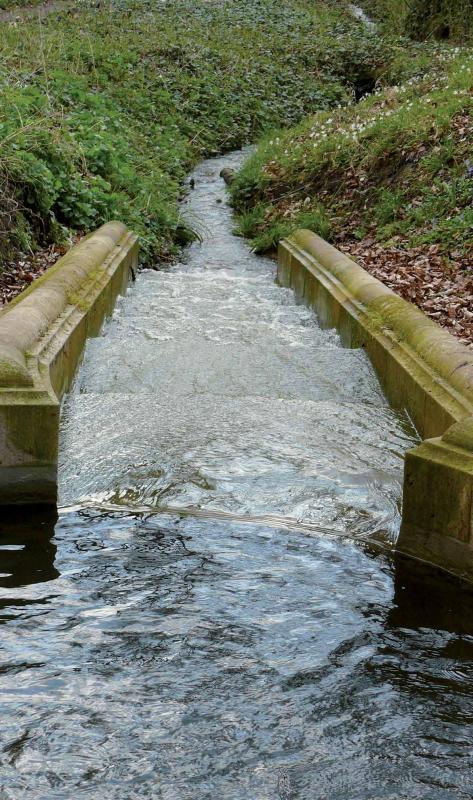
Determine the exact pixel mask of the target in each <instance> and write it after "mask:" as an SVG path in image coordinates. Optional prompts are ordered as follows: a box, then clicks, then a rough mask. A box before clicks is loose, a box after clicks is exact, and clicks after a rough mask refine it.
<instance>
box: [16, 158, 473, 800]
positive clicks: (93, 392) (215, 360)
mask: <svg viewBox="0 0 473 800" xmlns="http://www.w3.org/2000/svg"><path fill="white" fill-rule="evenodd" d="M241 158H242V156H241V154H240V155H239V154H236V155H233V156H227V157H225V158H224V159H217V160H213V161H210V162H207V163H205V164H202V165H200V166H199V167H198V168H197V170H196V171H195V173H194V174H193V178H194V181H195V189H194V190H193V191H191V192H190V193H189V197H188V199H187V202H186V203H185V206H184V208H183V209H182V213H185V214H189V216H190V217H191V219H192V223H193V224H194V225H198V226H199V230H200V231H201V234H202V242H201V243H198V242H195V243H194V244H192V245H191V246H190V247H188V248H186V249H185V251H184V252H183V254H182V258H181V260H180V261H179V262H178V263H175V264H173V265H171V266H169V267H168V268H166V269H160V270H158V271H154V270H145V271H143V272H141V273H140V274H139V275H138V276H137V280H136V281H135V282H133V283H131V284H130V286H129V288H128V290H127V293H126V298H118V301H117V303H116V307H115V310H114V313H113V315H112V316H111V318H110V319H109V320H108V321H107V322H106V324H105V326H104V328H103V331H102V334H101V335H99V336H95V337H93V338H90V339H88V341H87V344H86V348H85V352H84V358H83V361H82V363H81V366H80V368H79V370H78V372H77V375H76V378H75V380H74V381H73V383H72V386H71V388H70V391H69V392H68V393H67V394H66V395H65V396H64V399H63V405H62V415H61V425H60V446H59V470H58V480H59V502H60V507H59V509H58V519H56V515H55V514H54V510H51V509H37V508H36V509H34V510H33V513H31V514H29V513H28V509H26V508H24V507H22V508H16V509H13V510H11V511H9V513H8V514H6V513H5V510H4V509H2V525H1V530H0V551H1V553H2V565H3V567H2V570H1V573H0V589H1V603H2V693H3V696H4V698H5V714H4V717H5V720H6V722H5V725H4V726H3V727H4V729H3V737H2V738H3V741H2V752H3V754H4V762H3V773H2V781H3V785H4V786H5V789H6V791H7V792H9V793H11V794H12V796H15V797H16V796H17V795H18V797H19V796H21V797H22V800H23V795H24V794H25V791H26V793H27V795H28V800H29V798H30V797H31V799H32V800H33V799H34V800H36V798H39V797H46V796H47V798H48V800H50V798H54V797H56V796H57V797H58V798H59V796H60V797H66V796H67V797H68V798H69V797H79V796H81V795H84V796H87V798H89V797H90V798H91V800H103V798H113V800H115V798H117V797H118V796H119V797H120V798H121V797H123V798H125V797H126V798H127V800H128V798H129V797H131V795H132V794H133V792H135V793H136V791H138V792H139V793H140V795H141V796H142V797H153V798H154V797H158V796H162V798H163V800H174V798H176V797H178V798H179V800H196V798H231V800H248V798H263V797H264V798H277V797H279V796H280V797H285V798H288V800H289V798H291V800H292V798H294V800H296V798H300V799H301V800H302V799H303V800H306V798H310V799H311V800H327V798H334V800H347V794H348V796H349V797H357V798H360V800H372V798H380V797H388V796H389V797H392V798H401V797H403V798H404V797H409V798H412V800H425V797H426V792H427V794H428V796H429V798H430V797H431V798H432V800H447V799H448V800H457V798H458V797H461V796H463V795H465V796H466V795H471V794H472V792H473V778H472V775H473V771H472V769H471V766H472V756H471V746H470V742H471V737H472V735H473V726H472V724H471V720H472V718H473V714H472V713H470V712H471V709H472V708H473V688H472V687H473V675H472V671H473V670H472V666H471V665H472V664H473V659H472V657H471V651H472V648H473V593H472V590H471V586H463V585H462V583H461V582H460V581H456V580H453V578H451V577H450V576H449V575H447V574H445V573H443V574H442V573H440V572H439V571H434V570H432V569H430V568H428V567H426V565H425V564H420V563H418V562H415V561H413V560H412V559H406V558H404V557H401V556H398V555H395V554H394V552H393V551H394V544H395V542H396V539H397V536H398V532H399V526H400V503H401V494H402V481H403V459H404V454H405V453H406V451H407V450H409V449H411V448H413V447H415V446H416V445H418V435H417V434H416V431H415V429H414V427H413V425H412V423H411V422H410V420H409V416H408V414H407V413H406V412H405V411H404V410H403V408H402V407H399V408H393V407H391V406H390V405H389V404H388V402H387V400H386V398H385V395H384V393H383V390H382V386H381V384H380V381H379V379H378V377H377V375H376V373H375V370H374V368H373V366H372V364H371V363H370V360H369V357H368V354H367V352H366V348H361V347H358V348H347V347H344V346H343V342H342V341H341V339H340V335H339V334H338V333H337V331H336V330H334V329H329V328H327V327H325V326H326V324H328V321H329V320H327V319H326V318H324V316H323V313H322V311H321V310H320V312H319V313H320V317H319V319H318V318H317V316H316V315H315V314H314V311H313V309H312V308H311V307H309V306H308V305H306V304H305V303H303V302H300V300H299V298H298V297H295V295H294V291H293V290H292V289H291V288H288V287H285V288H282V287H280V286H278V285H277V284H276V283H275V273H276V264H275V263H274V261H273V260H272V259H268V258H263V257H260V256H257V255H255V254H254V253H252V252H251V251H250V248H249V245H248V243H247V242H245V241H244V240H243V239H242V238H237V237H235V236H234V235H233V234H232V214H231V210H230V208H229V207H228V206H227V205H226V203H225V187H224V183H223V181H222V179H221V178H220V177H219V173H220V171H221V169H222V167H223V166H229V167H234V168H237V167H238V164H239V162H240V160H241ZM117 252H118V251H117ZM296 272H297V270H295V271H294V275H296ZM123 277H124V278H125V275H124V276H123ZM298 279H299V280H300V278H298ZM33 293H34V292H33ZM331 308H333V306H332V305H330V304H328V303H327V311H329V310H330V309H331ZM324 320H325V321H324ZM333 322H335V320H334V319H332V324H333ZM63 363H64V362H63ZM452 609H453V611H452ZM387 742H388V743H389V746H386V743H387ZM413 742H414V743H417V742H421V743H422V746H421V747H419V748H416V747H413V744H412V743H413ZM400 765H402V766H404V765H406V768H402V769H400ZM117 792H118V794H117Z"/></svg>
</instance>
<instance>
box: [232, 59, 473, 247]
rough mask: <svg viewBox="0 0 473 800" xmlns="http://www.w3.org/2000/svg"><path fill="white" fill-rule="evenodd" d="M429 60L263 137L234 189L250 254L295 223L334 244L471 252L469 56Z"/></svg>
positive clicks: (472, 62)
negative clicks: (360, 96) (396, 79)
mask: <svg viewBox="0 0 473 800" xmlns="http://www.w3.org/2000/svg"><path fill="white" fill-rule="evenodd" d="M423 57H424V56H423ZM429 60H430V63H431V71H430V72H429V73H427V74H424V75H422V77H412V78H410V79H409V80H407V81H406V82H405V83H404V84H401V85H394V86H391V87H388V88H386V89H382V90H379V91H377V92H376V93H374V94H373V95H371V96H369V97H367V98H365V99H364V100H362V102H360V103H359V104H357V105H352V106H350V107H348V108H341V109H338V110H336V111H335V112H334V111H328V112H325V111H324V112H320V113H318V114H317V115H315V116H313V117H310V118H309V119H306V120H304V122H303V123H301V124H300V125H299V126H297V127H296V128H293V129H292V130H289V131H286V132H281V133H279V134H278V135H275V136H271V137H268V138H267V139H266V140H264V141H263V142H262V144H261V145H260V147H259V149H258V151H257V152H256V154H255V155H254V157H253V158H252V159H251V160H250V161H249V162H248V163H247V164H246V166H245V168H244V169H243V171H242V172H241V174H240V175H239V176H238V179H237V181H236V183H235V184H234V186H233V195H234V200H235V203H236V205H237V206H238V208H239V210H240V226H241V229H242V232H243V233H245V234H246V235H249V236H251V237H252V238H253V240H254V243H255V246H256V248H257V249H258V250H266V249H270V248H271V247H272V246H274V244H275V243H276V242H277V240H278V239H279V238H281V236H283V235H286V234H287V233H288V232H289V231H290V230H291V229H293V228H294V227H310V228H313V229H315V230H317V231H318V232H319V233H320V234H321V235H323V236H324V237H326V238H331V239H332V240H334V241H337V240H340V239H342V238H344V237H345V236H346V235H347V234H352V235H353V236H354V237H356V238H358V239H362V238H363V237H365V236H367V235H370V236H374V237H375V238H376V240H378V241H385V242H392V241H393V240H396V241H397V242H402V243H403V244H404V245H405V246H416V245H419V244H426V243H428V244H435V245H438V246H439V247H440V248H441V249H442V251H444V252H445V253H448V252H450V251H459V252H466V251H467V250H469V249H470V248H471V246H472V230H473V208H472V190H473V155H472V152H471V141H472V139H471V134H472V120H471V108H472V103H473V98H472V87H473V56H472V53H471V52H469V51H468V50H466V51H461V50H459V49H458V48H454V49H446V48H436V49H431V50H430V53H429ZM414 66H415V64H414ZM415 71H416V70H414V72H415Z"/></svg>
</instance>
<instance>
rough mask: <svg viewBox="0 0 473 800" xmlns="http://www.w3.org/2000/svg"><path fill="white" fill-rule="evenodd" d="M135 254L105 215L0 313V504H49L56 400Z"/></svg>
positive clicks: (133, 240)
mask: <svg viewBox="0 0 473 800" xmlns="http://www.w3.org/2000/svg"><path fill="white" fill-rule="evenodd" d="M137 257H138V242H137V237H136V236H135V235H134V234H132V233H130V232H129V231H127V229H126V228H125V226H124V225H122V224H121V223H119V222H110V223H108V224H107V225H103V226H102V227H101V228H99V230H97V231H96V232H95V233H92V234H90V235H89V236H87V237H85V239H83V240H82V241H81V242H80V243H79V244H78V245H76V246H75V247H73V248H72V249H71V250H70V251H69V252H68V253H67V254H66V255H65V256H64V257H63V258H61V259H59V261H58V262H57V264H55V266H54V267H52V268H51V269H50V270H48V272H47V273H45V274H44V275H42V276H41V277H40V278H39V279H38V280H36V281H34V282H33V283H32V285H31V286H30V287H29V288H28V289H26V291H24V292H22V294H20V295H19V296H18V297H17V298H16V299H15V300H13V301H12V302H11V303H9V304H8V305H7V306H6V307H5V308H4V309H3V310H2V311H1V312H0V505H3V506H5V505H14V504H25V503H28V504H29V503H41V504H51V505H52V504H55V502H56V497H57V457H58V438H59V417H60V401H61V398H62V396H63V394H64V392H66V391H67V389H68V388H69V386H70V384H71V382H72V379H73V377H74V374H75V370H76V368H77V365H78V363H79V360H80V357H81V354H82V350H83V347H84V344H85V341H86V339H87V337H88V336H96V335H97V333H98V332H99V330H100V326H101V324H102V322H103V320H104V318H105V317H106V316H107V315H109V314H110V313H111V312H112V310H113V307H114V304H115V300H116V297H117V295H118V294H119V293H120V292H124V291H125V289H126V286H127V283H128V280H129V273H130V269H131V268H132V267H133V266H135V265H136V263H137Z"/></svg>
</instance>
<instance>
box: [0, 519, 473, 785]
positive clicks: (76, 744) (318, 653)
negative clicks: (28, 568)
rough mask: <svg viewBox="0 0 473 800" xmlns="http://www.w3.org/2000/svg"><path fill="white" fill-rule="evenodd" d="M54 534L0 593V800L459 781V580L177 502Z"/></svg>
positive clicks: (467, 699) (463, 653) (467, 688)
mask: <svg viewBox="0 0 473 800" xmlns="http://www.w3.org/2000/svg"><path fill="white" fill-rule="evenodd" d="M54 544H55V546H56V547H57V555H56V564H55V567H56V569H57V570H58V573H56V577H54V575H53V574H52V573H51V580H50V581H49V583H36V584H34V583H32V584H31V585H30V586H29V587H26V586H24V585H22V586H21V587H20V588H19V589H15V590H13V589H10V590H7V589H4V590H2V594H3V597H4V600H3V612H2V616H1V620H2V625H1V629H0V630H1V641H2V662H1V676H2V678H1V685H2V711H3V714H2V720H3V725H2V733H1V734H0V740H1V759H2V770H1V777H0V787H3V790H4V792H5V794H4V796H5V797H8V798H15V800H16V798H18V800H20V799H21V800H33V799H34V800H37V798H42V799H43V798H44V800H46V799H47V800H56V799H58V798H61V799H64V800H66V799H67V800H68V798H71V797H74V798H75V797H84V798H91V799H93V800H95V799H96V800H109V799H111V798H113V800H116V799H117V798H120V800H125V798H126V799H128V798H138V797H140V798H141V797H145V798H165V799H166V800H168V799H170V798H180V800H181V799H182V800H195V798H197V797H198V798H206V799H207V800H210V798H212V800H213V799H214V798H228V800H248V798H258V800H259V798H275V800H278V798H280V797H281V792H282V791H283V790H284V791H285V792H286V796H288V797H291V798H301V800H306V798H313V800H326V799H327V798H330V800H332V798H333V799H334V800H349V799H350V800H351V798H363V800H372V798H392V800H397V799H398V798H414V799H416V798H429V800H446V799H449V798H450V799H451V800H457V798H469V797H471V794H472V792H473V778H472V774H473V773H472V772H471V767H472V766H473V763H472V762H473V757H472V748H471V737H472V734H473V725H472V719H473V717H472V713H473V662H472V658H471V657H472V654H473V636H472V633H473V631H472V630H471V628H472V620H473V602H472V600H473V598H472V595H471V591H467V590H466V589H463V588H462V587H461V585H460V584H458V583H457V584H452V585H450V584H449V583H448V582H445V581H444V582H442V581H440V580H438V578H436V576H435V575H429V574H428V573H427V572H425V571H424V570H423V568H419V574H418V575H417V574H415V571H414V572H413V571H412V570H411V565H409V564H408V563H407V562H399V563H397V564H394V563H393V562H392V560H391V558H390V557H387V556H380V555H377V556H374V555H372V554H371V555H370V554H369V553H368V552H365V550H364V549H362V548H361V547H360V546H358V545H355V544H354V543H351V542H349V541H343V540H340V539H338V540H333V539H328V538H325V537H323V536H316V537H314V536H307V535H306V534H304V533H296V532H294V531H287V530H284V531H281V530H278V529H275V528H268V527H265V526H264V525H244V524H242V523H237V522H229V521H225V520H219V521H215V522H211V521H209V520H206V519H194V518H192V517H190V516H180V515H150V516H148V517H146V516H142V515H135V516H134V515H131V514H130V513H127V512H121V513H118V512H117V513H109V514H108V515H106V514H104V513H103V512H98V511H92V510H89V511H82V512H69V513H66V514H63V515H61V517H60V519H59V522H58V524H57V526H56V532H55V537H54ZM43 548H44V554H43V556H42V557H41V556H39V553H36V556H37V557H38V558H39V560H40V561H41V560H43V562H46V560H47V558H48V556H49V555H50V553H51V550H50V545H49V544H48V542H46V541H45V542H44V543H43ZM30 579H31V580H34V579H35V576H34V574H33V572H32V573H31V576H30ZM40 579H41V578H40ZM419 579H420V583H419V582H418V581H419ZM427 598H429V601H428V600H427ZM414 606H415V607H414ZM452 612H453V613H452ZM457 620H458V625H457V622H456V621H457ZM288 787H289V788H288ZM289 790H290V794H288V792H289ZM0 796H1V794H0ZM282 796H284V794H283V795H282Z"/></svg>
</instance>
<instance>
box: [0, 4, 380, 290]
mask: <svg viewBox="0 0 473 800" xmlns="http://www.w3.org/2000/svg"><path fill="white" fill-rule="evenodd" d="M1 33H2V36H1V40H0V87H1V97H2V103H1V108H0V229H1V231H2V236H1V239H0V257H3V260H4V263H5V262H6V261H8V260H12V259H13V258H14V257H15V254H17V253H18V252H19V251H21V252H23V253H32V252H34V251H35V250H37V249H38V248H39V247H44V246H47V245H48V244H49V243H51V242H53V243H54V242H59V243H60V242H61V241H65V240H67V238H68V237H69V235H70V234H71V232H76V231H79V232H80V231H84V230H89V229H92V228H94V227H96V226H98V225H99V224H101V223H103V222H104V221H106V220H109V219H111V218H119V219H121V220H123V221H124V222H125V223H127V224H128V225H129V226H131V227H132V228H134V229H135V230H136V231H137V232H138V233H139V234H140V236H141V239H142V252H143V255H144V259H145V260H147V261H150V260H151V259H157V258H168V257H170V256H172V254H173V253H175V252H176V247H177V246H178V245H179V244H181V243H183V242H185V241H187V240H188V239H189V238H191V237H192V236H193V235H195V228H196V227H197V228H198V223H196V222H195V221H193V220H183V219H182V218H181V217H180V215H179V211H178V204H177V201H178V198H179V196H180V195H181V194H182V186H183V181H184V178H185V175H186V172H187V171H188V170H189V168H190V167H191V166H192V165H193V164H194V163H195V162H196V161H198V160H199V159H201V158H203V157H205V156H210V155H212V154H217V153H220V152H223V151H225V150H230V149H232V148H238V147H241V146H242V145H244V144H246V143H248V142H251V141H254V139H255V137H256V136H257V135H259V134H261V132H262V131H265V130H267V129H270V128H272V127H274V126H280V125H289V124H294V123H295V122H296V121H297V120H299V119H301V118H302V117H303V116H304V115H306V114H307V113H310V112H313V111H314V110H315V109H318V108H330V107H333V106H335V105H337V104H340V103H345V102H347V100H348V99H349V97H350V86H349V83H350V81H352V80H354V79H356V76H357V75H362V74H364V73H365V72H366V70H376V69H380V68H381V67H382V63H383V59H384V53H383V48H382V47H381V45H380V44H378V43H377V42H376V41H375V40H374V39H373V37H371V36H370V34H369V32H365V31H363V30H361V29H360V27H359V26H358V25H357V24H356V22H355V21H354V20H353V19H352V18H351V16H350V15H349V14H347V13H346V11H344V10H343V9H340V8H336V7H335V6H334V5H333V4H330V3H324V2H320V3H316V4H314V3H313V2H312V0H289V1H288V2H286V3H284V4H280V3H279V2H277V0H221V2H218V3H217V2H208V0H167V2H166V3H164V4H157V3H147V2H145V0H139V1H138V0H137V1H136V2H133V1H131V2H125V0H122V2H120V1H119V0H115V2H114V3H113V5H112V6H110V7H109V6H108V5H107V8H106V9H97V8H95V6H94V7H89V6H88V5H87V3H85V2H78V3H74V4H72V5H71V6H70V7H68V9H67V10H64V11H62V12H61V13H58V12H56V13H54V14H51V15H49V16H46V17H44V18H43V19H42V20H40V19H39V18H31V19H26V20H24V21H23V22H22V23H21V25H20V24H17V23H15V22H13V23H8V24H7V23H4V24H3V25H2V31H1ZM27 274H28V272H27Z"/></svg>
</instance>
